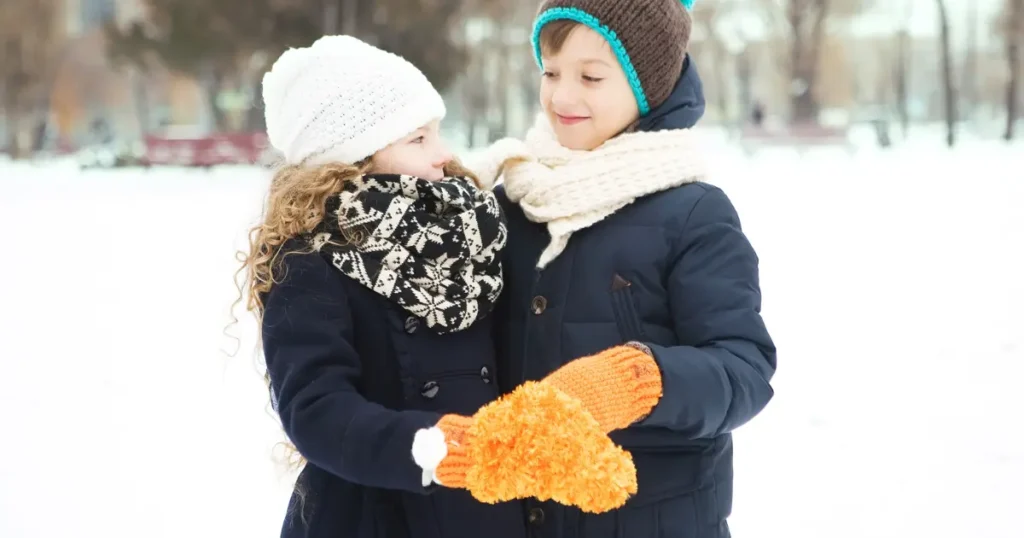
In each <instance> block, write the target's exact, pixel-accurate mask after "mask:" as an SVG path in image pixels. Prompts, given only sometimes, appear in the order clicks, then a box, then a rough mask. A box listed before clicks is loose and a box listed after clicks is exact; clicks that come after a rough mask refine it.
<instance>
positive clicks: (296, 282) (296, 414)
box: [263, 253, 441, 492]
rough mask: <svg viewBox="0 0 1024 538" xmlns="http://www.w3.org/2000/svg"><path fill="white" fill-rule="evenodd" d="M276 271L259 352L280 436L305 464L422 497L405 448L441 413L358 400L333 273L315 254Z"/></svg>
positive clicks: (346, 318)
mask: <svg viewBox="0 0 1024 538" xmlns="http://www.w3.org/2000/svg"><path fill="white" fill-rule="evenodd" d="M282 265H283V266H284V271H286V272H285V273H284V278H283V280H282V281H281V282H280V283H278V284H275V285H274V287H273V288H271V291H270V292H269V293H268V294H267V297H266V300H265V305H266V309H265V312H264V317H263V349H264V353H265V356H266V360H267V370H268V372H269V374H270V380H271V384H272V386H273V390H274V393H275V394H276V396H277V411H278V413H279V414H280V416H281V422H282V424H283V425H284V430H285V433H287V435H288V437H289V439H290V440H291V441H292V443H294V444H295V446H296V448H298V450H299V452H300V453H301V454H302V455H303V456H304V457H305V458H306V459H307V460H309V461H310V462H311V463H312V464H314V465H316V466H317V467H320V468H321V469H325V470H327V471H329V472H331V473H333V474H335V475H337V476H339V477H341V478H344V479H345V480H348V481H350V482H354V483H357V484H362V485H365V486H372V487H379V488H387V489H400V490H407V491H414V492H423V491H425V488H424V486H423V484H422V482H421V474H422V471H421V470H420V468H419V466H417V465H416V463H415V462H414V461H413V459H412V458H411V457H410V447H411V446H412V443H413V436H414V435H415V433H416V431H417V430H420V429H422V428H429V427H431V426H433V425H434V424H436V423H437V422H438V420H439V419H440V418H441V415H439V414H435V413H429V412H423V411H394V410H391V409H387V408H385V407H383V406H381V405H378V404H376V403H373V402H370V401H367V400H366V399H365V398H364V397H363V396H362V395H361V394H359V392H358V391H357V389H356V387H357V386H358V380H359V377H360V372H361V369H362V366H361V358H360V357H359V355H358V354H357V353H356V351H355V349H354V347H353V345H352V342H353V334H352V330H353V324H352V312H351V310H350V308H349V304H348V300H347V297H346V292H345V287H344V286H343V284H342V281H341V278H340V275H339V273H338V271H337V270H336V269H334V268H332V267H330V266H329V265H328V264H327V262H326V261H325V260H324V259H323V258H321V257H320V256H319V255H318V254H315V253H312V254H292V255H288V256H285V257H284V263H283V264H282ZM278 278H280V276H278Z"/></svg>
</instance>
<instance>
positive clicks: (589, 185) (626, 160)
mask: <svg viewBox="0 0 1024 538" xmlns="http://www.w3.org/2000/svg"><path fill="white" fill-rule="evenodd" d="M467 165H468V166H469V168H470V169H471V170H473V171H474V172H475V173H476V174H477V175H478V176H479V177H480V180H481V182H483V183H484V184H493V183H494V182H496V181H497V180H498V178H499V175H500V176H501V179H502V180H503V181H504V183H505V192H506V193H507V194H508V197H509V199H510V200H511V201H512V202H513V203H517V204H519V205H520V207H522V209H523V212H524V213H525V214H526V217H527V218H528V219H530V220H531V221H533V222H543V223H546V224H547V226H548V231H549V232H550V234H551V243H550V244H548V246H547V248H546V249H544V251H543V253H541V256H540V259H539V260H538V262H537V267H539V268H543V267H545V266H546V265H547V264H548V263H550V262H551V261H552V260H554V259H555V258H556V257H558V255H559V254H561V253H562V251H563V250H565V247H566V245H568V244H569V238H570V237H571V236H572V234H573V232H577V231H579V230H583V229H585V228H588V227H590V226H592V225H594V224H595V223H597V222H600V221H601V220H603V219H605V218H607V217H608V216H610V215H612V214H614V213H615V212H616V211H618V210H619V209H622V208H623V207H625V206H627V205H629V204H631V203H633V201H635V200H636V199H637V198H641V197H643V196H646V195H649V194H653V193H656V192H660V191H663V190H667V189H670V188H672V187H676V186H679V185H682V184H685V183H691V182H694V181H700V180H702V179H704V177H705V175H706V168H705V165H704V159H703V156H702V152H701V149H700V147H699V144H698V143H697V134H696V133H694V132H693V131H692V130H691V129H676V130H666V131H655V132H631V133H624V134H621V135H619V136H616V137H614V138H612V139H610V140H608V141H607V142H605V143H604V144H603V145H601V146H599V147H597V148H595V149H594V150H592V151H576V150H570V149H567V148H565V147H563V146H561V145H560V144H559V143H558V141H557V140H556V138H555V133H554V131H553V130H552V129H551V125H550V123H548V120H547V118H545V117H544V116H543V115H541V116H539V117H538V119H537V122H536V123H535V124H534V126H533V128H531V129H530V131H529V132H527V134H526V139H525V140H523V141H520V140H515V139H505V140H500V141H498V142H496V143H495V144H494V145H492V146H491V147H490V148H488V149H487V150H485V151H484V152H483V153H482V154H480V155H479V156H477V158H475V159H472V158H471V159H467Z"/></svg>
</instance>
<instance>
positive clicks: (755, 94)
mask: <svg viewBox="0 0 1024 538" xmlns="http://www.w3.org/2000/svg"><path fill="white" fill-rule="evenodd" d="M534 4H535V3H534V2H532V1H528V0H523V1H511V2H509V1H496V0H216V1H211V0H3V2H2V3H0V150H2V151H3V152H6V153H8V154H9V155H13V156H16V157H26V156H31V155H49V154H54V153H56V154H70V153H73V152H77V151H81V150H83V149H89V148H97V147H100V148H105V149H106V150H107V151H108V152H109V151H113V152H115V153H116V154H118V158H119V159H122V160H123V162H130V160H131V159H132V158H136V159H138V158H140V157H141V156H142V155H143V154H144V153H145V146H144V143H145V141H146V140H147V137H149V139H150V143H151V144H152V145H159V144H161V143H164V144H170V143H171V142H170V140H191V144H192V145H193V146H195V145H196V144H199V143H200V141H202V140H204V139H205V140H207V141H209V140H213V139H214V138H215V137H221V138H220V140H222V141H227V142H228V145H231V144H234V145H236V146H239V147H237V148H236V149H237V150H238V153H239V155H235V156H222V159H224V160H228V161H229V160H231V159H234V158H241V157H244V156H243V155H242V154H245V153H246V152H245V150H246V149H247V148H245V147H244V146H246V145H247V144H248V145H251V144H252V143H257V144H258V141H259V140H260V139H259V133H260V132H261V130H262V128H263V124H262V122H263V115H262V107H261V103H260V80H261V77H262V74H263V73H264V72H265V71H266V70H268V69H269V67H270V65H271V64H272V63H273V61H274V59H275V58H276V57H277V55H278V54H279V53H280V52H281V51H282V50H284V49H285V48H287V47H291V46H303V45H307V44H309V43H311V42H312V41H314V40H315V39H316V38H317V37H319V36H321V35H324V34H334V33H346V34H353V35H356V36H359V37H361V38H363V39H366V40H368V41H370V42H372V43H375V44H377V45H379V46H381V47H383V48H386V49H388V50H391V51H393V52H396V53H398V54H401V55H403V56H405V57H407V58H408V59H410V60H411V61H412V62H413V63H415V64H416V65H418V66H419V67H420V68H422V69H423V70H424V71H425V72H426V73H427V75H428V76H429V78H430V79H431V80H432V81H433V82H434V84H435V85H436V86H437V87H438V88H440V89H442V91H443V93H444V95H445V96H446V99H447V101H448V104H449V110H450V116H449V118H448V119H447V121H446V122H445V127H446V130H447V131H448V134H449V137H450V138H451V139H452V140H453V142H455V143H457V144H459V145H460V146H462V147H465V148H474V147H479V146H481V145H484V144H487V143H489V142H492V141H494V140H496V139H498V138H501V137H503V136H506V135H513V136H514V135H521V134H522V133H523V132H524V131H525V129H526V127H527V126H528V125H529V124H530V122H531V121H532V118H533V116H534V114H535V112H536V110H537V107H538V103H537V97H536V95H537V87H538V83H539V77H538V73H537V69H536V67H535V65H534V64H533V60H532V56H531V54H530V53H529V47H530V44H529V35H530V26H531V23H532V18H533V16H534V14H535V10H536V6H535V5H534ZM693 18H694V30H693V36H692V40H691V54H692V56H693V57H694V59H695V61H696V64H697V66H698V69H699V72H700V73H701V76H702V79H703V82H704V86H705V90H706V95H707V101H708V104H707V105H708V106H707V114H706V115H705V118H704V120H703V122H702V125H704V126H719V127H722V128H724V129H727V132H728V134H729V136H730V137H731V139H732V140H735V141H738V142H740V143H744V144H745V145H746V146H748V147H749V146H753V145H763V144H773V145H775V144H814V145H821V144H842V143H846V142H848V141H849V135H850V132H851V129H857V128H858V127H864V128H865V129H866V131H867V132H869V133H870V134H871V136H870V138H871V139H872V140H873V141H874V142H875V143H879V144H882V145H887V144H890V143H892V144H895V143H898V141H899V140H902V139H904V138H905V137H906V136H908V134H909V133H912V132H913V129H914V128H915V127H924V128H925V129H926V130H927V132H929V133H932V134H933V136H934V135H935V133H939V132H940V133H941V136H940V139H941V140H944V141H945V142H946V143H948V144H955V143H956V142H957V140H958V138H963V137H968V138H982V139H993V140H995V139H1000V138H1003V139H1012V138H1014V137H1015V136H1021V134H1020V131H1021V130H1022V129H1021V127H1020V119H1021V117H1022V116H1024V106H1022V105H1021V101H1022V94H1024V91H1022V89H1021V86H1022V84H1021V81H1020V79H1021V77H1022V74H1021V71H1022V64H1024V60H1022V58H1021V56H1022V55H1021V52H1020V51H1021V48H1022V47H1024V44H1022V41H1024V7H1022V0H887V1H884V2H883V1H879V0H700V1H698V2H697V3H696V7H695V8H694V11H693ZM247 137H248V138H247ZM253 140H255V141H256V142H253ZM178 144H179V145H180V146H181V147H186V148H187V147H188V144H187V143H184V142H178ZM149 149H150V151H153V149H154V148H152V147H151V148H149ZM163 149H165V150H166V151H165V152H164V153H167V152H168V151H171V152H173V149H174V148H163ZM193 149H194V148H193ZM183 151H184V150H183ZM185 153H186V155H184V156H182V155H163V156H162V157H161V156H159V155H157V156H154V155H151V157H152V158H153V159H154V160H156V161H159V159H160V158H163V159H165V160H166V159H171V160H173V159H175V158H176V159H178V161H180V162H179V164H186V163H187V162H188V160H189V158H193V159H195V158H197V157H196V156H195V155H191V156H189V155H187V153H188V152H187V151H185ZM193 153H194V151H193ZM250 153H251V151H250Z"/></svg>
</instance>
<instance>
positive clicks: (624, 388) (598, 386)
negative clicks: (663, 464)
mask: <svg viewBox="0 0 1024 538" xmlns="http://www.w3.org/2000/svg"><path fill="white" fill-rule="evenodd" d="M542 383H549V384H551V385H553V386H555V387H557V388H558V389H560V390H561V391H563V392H565V393H566V394H568V395H569V396H572V397H574V398H577V399H579V400H580V402H582V403H583V408H584V409H586V410H587V411H589V412H590V414H591V415H592V416H593V417H594V419H596V420H597V422H598V424H600V425H601V430H602V431H606V432H610V431H614V430H621V429H623V428H627V427H629V426H630V425H632V424H633V423H634V422H637V421H638V420H640V419H642V418H644V417H645V416H647V415H648V414H650V412H651V409H654V406H655V405H657V403H658V400H660V399H661V391H662V386H661V370H660V369H659V368H658V363H656V362H655V361H654V358H653V357H651V356H650V355H648V354H647V353H644V352H643V351H640V350H638V349H636V348H634V347H629V346H616V347H613V348H611V349H608V350H605V351H602V352H601V353H598V354H596V355H591V356H589V357H583V358H579V359H576V360H574V361H572V362H570V363H568V364H566V365H565V366H563V367H561V368H559V369H558V370H556V371H555V372H554V373H552V374H551V375H549V376H548V377H546V378H545V379H544V380H543V381H542Z"/></svg>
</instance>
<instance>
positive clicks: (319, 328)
mask: <svg viewBox="0 0 1024 538" xmlns="http://www.w3.org/2000/svg"><path fill="white" fill-rule="evenodd" d="M289 248H290V247H289ZM284 270H285V273H284V278H283V280H282V281H281V283H280V284H277V285H275V286H274V287H273V288H272V289H271V291H270V292H269V293H268V294H267V295H266V297H265V303H264V304H265V305H266V312H265V315H264V319H263V348H264V352H265V355H266V361H267V368H268V371H269V374H270V380H271V388H272V391H273V400H274V401H275V403H276V406H275V407H276V409H277V411H278V413H279V415H280V417H281V422H282V424H283V425H284V430H285V432H286V433H287V434H288V437H289V438H290V439H291V440H292V442H293V443H294V444H295V445H296V446H297V447H298V449H299V451H300V452H301V453H302V454H303V455H304V456H305V457H306V458H307V459H308V464H307V465H306V467H305V469H304V470H303V471H302V473H301V475H300V477H299V480H298V482H297V487H296V494H295V495H293V497H292V502H291V504H290V506H289V510H288V515H287V517H286V520H285V522H284V527H283V529H282V531H281V536H282V537H283V538H300V537H301V538H382V537H387V538H479V537H481V536H488V537H494V538H525V536H526V526H525V522H524V515H523V513H524V512H523V505H522V503H520V502H514V503H506V504H501V505H486V504H482V503H480V502H477V501H476V500H474V499H473V498H472V497H471V496H470V495H469V494H468V493H467V492H466V491H465V490H455V489H448V488H443V487H436V486H435V487H433V488H431V489H430V490H429V491H428V490H426V489H424V488H423V487H422V485H421V482H420V480H421V476H422V472H421V471H420V469H419V467H417V466H416V464H415V463H414V462H413V460H412V455H411V449H412V440H413V435H414V433H415V432H416V431H417V430H419V429H420V428H426V427H430V426H433V425H434V424H435V423H436V422H437V421H438V419H440V417H441V415H442V414H445V413H460V414H463V415H471V414H473V413H474V412H475V411H476V410H477V409H479V408H480V407H481V406H482V405H484V404H486V403H488V402H490V401H492V400H494V399H495V398H496V397H497V396H498V388H497V386H498V383H497V379H496V368H495V353H494V341H493V338H492V320H493V317H487V318H485V319H484V320H481V321H478V322H477V323H476V324H475V325H474V326H473V327H471V328H470V329H467V330H465V331H462V332H459V333H454V334H450V335H443V336H441V335H437V334H436V333H433V332H432V331H431V330H430V329H428V328H427V327H426V325H425V324H424V323H421V322H420V321H419V320H418V319H417V318H415V317H412V316H410V315H409V314H407V313H406V312H405V311H403V310H401V309H400V308H398V307H396V306H394V305H393V304H392V303H391V302H390V301H387V300H386V299H384V298H383V297H381V296H379V295H377V294H375V293H373V292H372V291H370V290H368V289H366V288H364V287H362V286H360V285H359V284H358V283H357V282H356V281H354V280H352V279H349V278H348V277H346V276H344V275H342V274H341V273H340V272H339V271H338V270H337V269H336V268H334V267H332V266H330V265H329V264H328V263H327V262H326V261H325V260H324V259H323V258H322V257H321V256H320V255H318V254H315V253H308V254H293V255H289V256H286V257H284Z"/></svg>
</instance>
